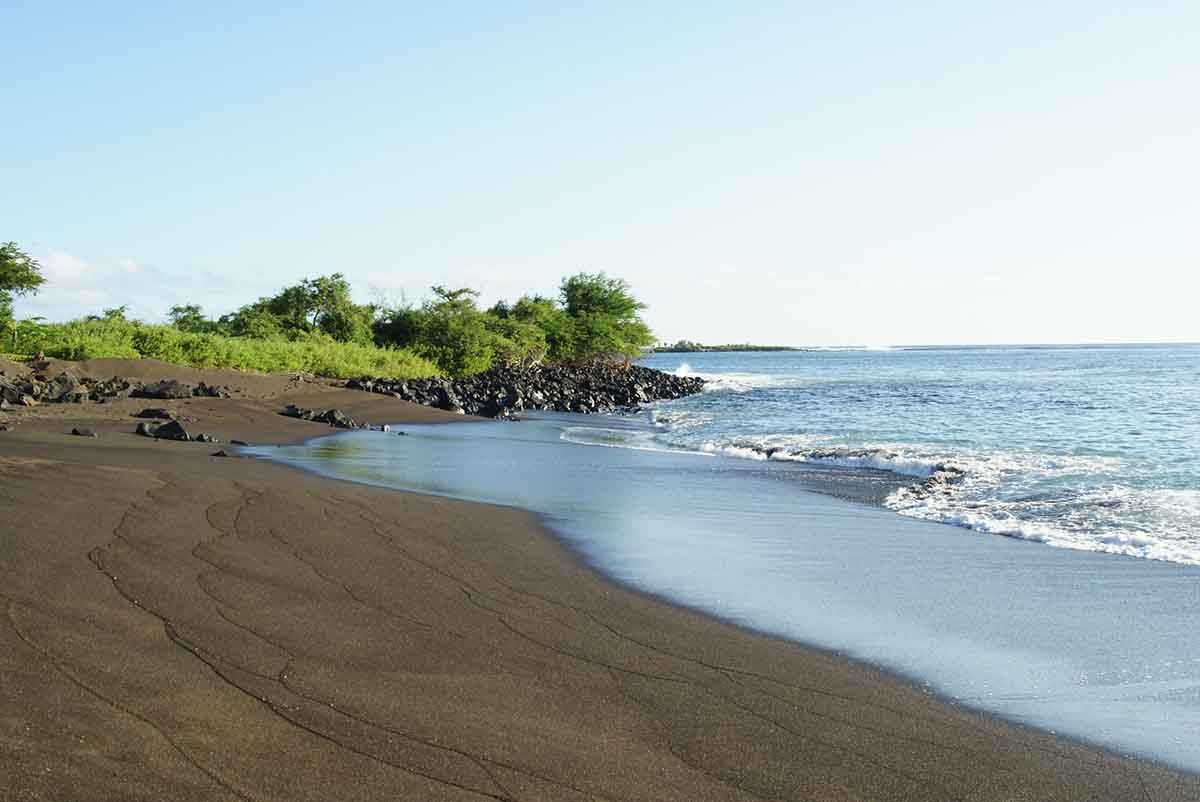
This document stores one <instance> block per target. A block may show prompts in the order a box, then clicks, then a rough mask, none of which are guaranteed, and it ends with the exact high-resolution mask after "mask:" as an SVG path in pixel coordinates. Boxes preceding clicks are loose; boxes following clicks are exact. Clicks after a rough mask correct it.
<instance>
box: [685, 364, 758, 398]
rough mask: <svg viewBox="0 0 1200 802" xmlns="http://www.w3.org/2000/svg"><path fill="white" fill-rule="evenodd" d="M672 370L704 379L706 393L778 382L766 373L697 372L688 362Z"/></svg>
mask: <svg viewBox="0 0 1200 802" xmlns="http://www.w3.org/2000/svg"><path fill="white" fill-rule="evenodd" d="M671 372H672V373H674V374H675V375H676V376H689V377H695V378H700V379H704V382H705V384H704V392H706V393H716V392H734V393H746V392H749V391H751V390H754V389H755V388H758V387H770V386H772V385H773V384H776V383H777V382H778V380H777V379H776V378H775V377H773V376H770V375H768V374H765V373H697V372H695V371H693V370H692V368H691V366H690V365H688V363H686V362H684V363H683V364H682V365H680V366H679V367H678V368H676V369H675V370H673V371H671Z"/></svg>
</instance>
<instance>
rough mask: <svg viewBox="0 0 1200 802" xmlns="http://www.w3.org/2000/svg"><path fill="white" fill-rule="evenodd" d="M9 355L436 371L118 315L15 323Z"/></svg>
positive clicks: (424, 364) (337, 370)
mask: <svg viewBox="0 0 1200 802" xmlns="http://www.w3.org/2000/svg"><path fill="white" fill-rule="evenodd" d="M13 350H14V351H15V352H16V353H23V354H33V353H37V352H38V351H41V352H43V353H44V354H45V355H46V356H48V357H55V358H58V359H69V360H83V359H99V358H102V357H125V358H134V359H136V358H143V357H144V358H149V359H159V360H162V361H163V362H171V363H174V364H179V365H191V366H193V367H200V368H232V369H236V370H256V371H262V372H268V373H269V372H281V371H304V372H307V373H316V374H319V375H321V376H330V377H335V378H352V377H359V376H388V377H400V378H410V377H420V376H435V375H438V374H439V372H440V371H439V370H438V368H437V367H436V366H435V365H434V364H432V363H431V362H429V361H427V360H425V359H422V358H421V357H419V356H417V355H416V354H414V353H412V352H411V351H408V350H405V349H399V348H379V347H377V346H374V345H362V344H358V343H341V342H337V341H336V340H334V339H333V338H331V337H329V336H328V335H326V334H323V333H316V334H312V335H308V336H306V337H303V338H298V339H291V340H288V339H284V338H279V337H277V338H274V339H262V340H260V339H252V338H243V337H227V336H224V335H220V334H214V333H211V332H187V331H182V330H180V329H178V328H176V327H174V326H156V325H148V324H145V323H138V322H136V321H130V320H125V319H124V318H123V317H120V316H109V317H93V318H90V319H84V320H77V321H72V322H70V323H56V324H46V323H40V322H37V321H23V322H22V323H20V324H18V326H17V332H16V341H15V347H14V349H13Z"/></svg>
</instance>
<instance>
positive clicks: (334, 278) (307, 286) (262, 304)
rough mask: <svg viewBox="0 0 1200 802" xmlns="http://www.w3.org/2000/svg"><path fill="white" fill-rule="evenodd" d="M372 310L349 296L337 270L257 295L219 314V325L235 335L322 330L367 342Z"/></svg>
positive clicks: (293, 335)
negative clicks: (274, 293) (264, 294)
mask: <svg viewBox="0 0 1200 802" xmlns="http://www.w3.org/2000/svg"><path fill="white" fill-rule="evenodd" d="M375 314H376V310H375V307H373V306H360V305H358V304H355V303H354V302H353V301H352V300H351V299H350V283H349V282H348V281H346V277H345V276H343V275H342V274H341V273H334V274H333V275H330V276H318V277H317V278H315V279H307V278H306V279H304V280H303V281H301V282H300V283H299V284H296V285H294V286H291V287H285V288H283V289H282V290H280V291H279V292H278V293H277V294H276V295H273V296H271V297H270V298H259V299H258V301H256V302H255V303H252V304H247V305H246V306H243V307H242V308H241V309H238V310H237V311H236V312H233V313H231V314H228V315H225V316H224V317H222V318H221V328H222V329H223V330H225V331H227V332H228V333H229V334H232V335H234V336H236V337H259V338H261V337H268V338H269V337H278V336H280V335H284V336H287V337H290V338H292V339H297V338H301V337H303V336H305V335H308V334H313V333H316V332H323V333H325V334H328V335H329V336H330V337H332V338H333V339H335V340H338V341H340V342H356V343H361V344H364V345H365V344H369V343H370V342H371V335H372V331H371V329H372V325H373V323H374V320H375Z"/></svg>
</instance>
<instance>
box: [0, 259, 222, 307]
mask: <svg viewBox="0 0 1200 802" xmlns="http://www.w3.org/2000/svg"><path fill="white" fill-rule="evenodd" d="M36 256H37V259H38V261H39V262H40V263H41V265H42V275H43V276H44V277H45V278H46V283H45V284H43V285H42V287H41V289H39V290H38V293H37V294H36V295H28V296H24V297H22V298H18V299H17V300H16V303H15V304H14V307H15V312H16V314H17V317H19V318H25V317H34V316H38V317H44V318H46V319H47V320H56V321H57V320H67V319H70V318H76V317H81V316H83V315H90V314H98V313H100V312H101V311H103V310H104V309H112V308H114V307H118V306H128V307H129V315H130V316H131V317H135V318H138V319H140V320H147V321H160V320H163V319H164V318H165V316H166V312H167V310H168V309H169V308H170V307H172V306H174V305H175V304H188V303H195V304H200V305H201V306H203V307H204V308H205V311H207V312H209V313H210V314H219V313H221V312H226V311H229V308H230V302H229V299H230V298H231V297H234V296H236V295H237V293H236V292H235V289H236V287H235V282H231V281H229V280H228V279H226V278H222V277H218V276H215V275H213V274H210V273H206V272H199V271H196V272H185V271H174V273H173V274H170V275H169V274H167V273H165V272H163V271H161V270H158V269H155V268H153V267H149V266H147V265H144V264H142V263H140V262H138V261H137V260H135V259H131V258H128V257H122V258H117V259H108V260H88V259H83V258H80V257H78V256H76V255H74V254H71V253H67V252H66V251H61V250H49V251H46V252H45V253H42V254H36ZM237 297H240V296H237Z"/></svg>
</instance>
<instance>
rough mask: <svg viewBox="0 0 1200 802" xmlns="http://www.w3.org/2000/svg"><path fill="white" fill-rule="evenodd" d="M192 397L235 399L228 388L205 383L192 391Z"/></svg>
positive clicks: (201, 383)
mask: <svg viewBox="0 0 1200 802" xmlns="http://www.w3.org/2000/svg"><path fill="white" fill-rule="evenodd" d="M192 395H194V396H198V397H200V398H233V393H232V392H231V391H230V389H229V388H228V387H215V386H213V385H211V384H205V383H204V382H200V384H199V385H197V386H196V389H194V390H192Z"/></svg>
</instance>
